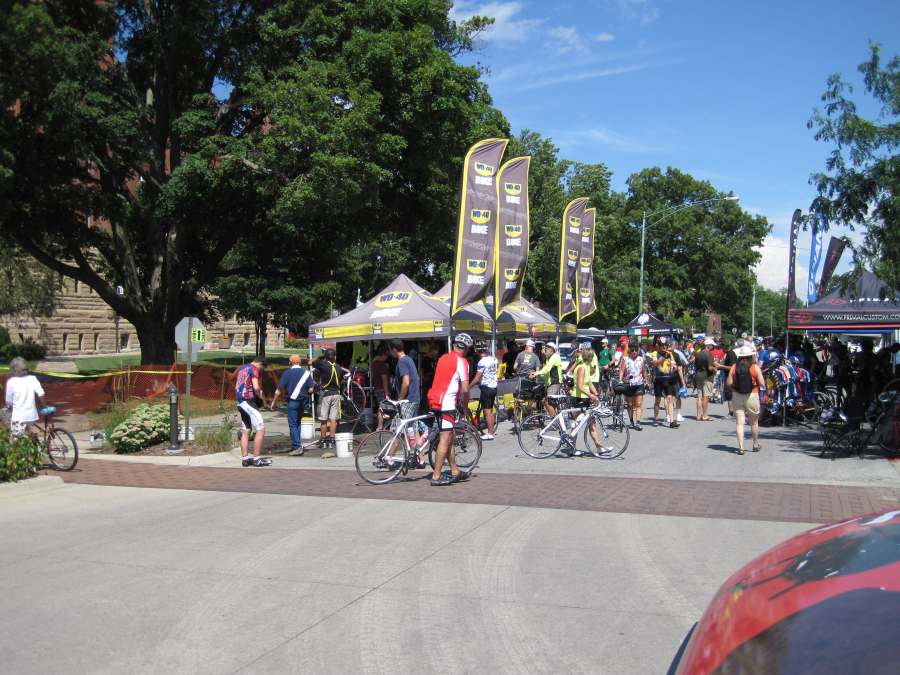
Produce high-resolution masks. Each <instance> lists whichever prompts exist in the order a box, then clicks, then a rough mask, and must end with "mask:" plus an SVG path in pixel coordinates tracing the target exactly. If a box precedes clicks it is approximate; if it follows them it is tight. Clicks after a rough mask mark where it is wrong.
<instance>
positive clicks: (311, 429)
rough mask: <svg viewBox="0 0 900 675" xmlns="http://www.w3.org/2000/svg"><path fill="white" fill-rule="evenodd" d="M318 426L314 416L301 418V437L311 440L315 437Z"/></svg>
mask: <svg viewBox="0 0 900 675" xmlns="http://www.w3.org/2000/svg"><path fill="white" fill-rule="evenodd" d="M315 433H316V427H315V424H314V423H313V418H312V417H304V418H303V419H301V420H300V438H301V439H303V440H304V441H311V440H312V439H313V438H315Z"/></svg>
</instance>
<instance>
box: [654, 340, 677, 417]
mask: <svg viewBox="0 0 900 675" xmlns="http://www.w3.org/2000/svg"><path fill="white" fill-rule="evenodd" d="M650 357H651V359H652V361H651V363H652V364H653V369H654V378H653V394H654V396H655V397H656V400H655V401H654V403H653V424H654V426H655V425H656V424H657V416H658V415H659V403H660V401H661V400H662V399H665V402H666V422H667V423H668V425H669V426H670V427H671V428H672V429H677V428H678V427H679V423H678V419H677V417H676V414H677V413H676V410H675V397H676V396H678V386H679V369H678V363H677V362H676V361H675V357H674V356H673V355H672V352H671V351H670V349H669V344H668V340H666V338H660V339H659V345H658V346H657V349H656V351H655V352H651V353H650Z"/></svg>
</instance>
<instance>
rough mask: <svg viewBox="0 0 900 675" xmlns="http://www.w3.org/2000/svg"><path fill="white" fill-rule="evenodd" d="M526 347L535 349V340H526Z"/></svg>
mask: <svg viewBox="0 0 900 675" xmlns="http://www.w3.org/2000/svg"><path fill="white" fill-rule="evenodd" d="M525 346H526V347H534V340H532V339H531V338H528V339H527V340H525Z"/></svg>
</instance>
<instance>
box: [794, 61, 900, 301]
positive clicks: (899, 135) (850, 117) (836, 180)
mask: <svg viewBox="0 0 900 675" xmlns="http://www.w3.org/2000/svg"><path fill="white" fill-rule="evenodd" d="M859 72H860V73H861V74H862V76H863V83H864V87H865V91H866V93H867V94H868V95H869V96H871V97H872V99H874V103H875V104H876V105H877V107H878V112H877V115H876V116H875V117H874V118H873V119H869V118H866V117H864V116H863V115H861V114H860V112H859V110H858V108H857V104H856V102H854V101H853V99H852V98H851V96H852V95H853V86H852V85H851V84H850V83H849V82H847V81H846V80H844V79H843V78H842V77H841V76H840V75H839V74H834V75H831V77H829V78H828V85H827V89H826V90H825V93H824V94H822V103H823V104H824V106H823V109H822V110H818V109H817V110H815V111H814V112H813V115H812V117H811V118H810V120H809V122H808V124H807V126H808V127H809V128H810V129H815V137H816V140H819V141H824V142H826V143H830V144H831V145H833V146H834V148H833V149H832V151H831V153H830V154H829V156H828V159H827V160H826V162H825V171H823V172H820V173H815V174H813V175H812V177H811V179H810V182H811V183H813V184H814V185H815V186H816V189H817V190H818V192H819V196H818V197H817V198H816V200H815V201H814V202H813V204H812V207H811V208H812V209H821V210H823V211H824V212H825V213H826V214H827V215H829V216H830V217H831V219H832V221H834V220H837V221H840V222H843V223H845V224H847V225H849V226H850V227H852V228H862V229H863V230H864V231H865V236H864V240H863V244H862V245H861V246H858V247H857V248H856V253H857V257H858V258H859V259H860V261H861V262H862V263H863V264H865V265H866V266H867V267H871V268H872V269H874V271H875V272H876V273H877V274H878V275H879V276H880V277H881V278H882V279H884V281H885V282H886V283H888V284H890V285H892V286H893V287H894V288H895V289H900V157H898V155H897V149H898V147H900V56H894V57H892V58H891V59H890V61H888V62H887V63H883V61H882V57H881V48H880V46H879V45H877V44H871V45H870V56H869V60H868V61H866V62H864V63H862V64H860V66H859Z"/></svg>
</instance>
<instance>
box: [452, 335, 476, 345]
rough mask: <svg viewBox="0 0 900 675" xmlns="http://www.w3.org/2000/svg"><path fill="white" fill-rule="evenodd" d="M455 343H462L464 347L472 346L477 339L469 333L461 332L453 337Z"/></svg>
mask: <svg viewBox="0 0 900 675" xmlns="http://www.w3.org/2000/svg"><path fill="white" fill-rule="evenodd" d="M453 344H456V345H462V346H463V347H471V346H472V345H473V344H475V341H474V340H473V339H472V336H471V335H469V334H468V333H459V334H457V335H456V336H455V337H454V338H453Z"/></svg>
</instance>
